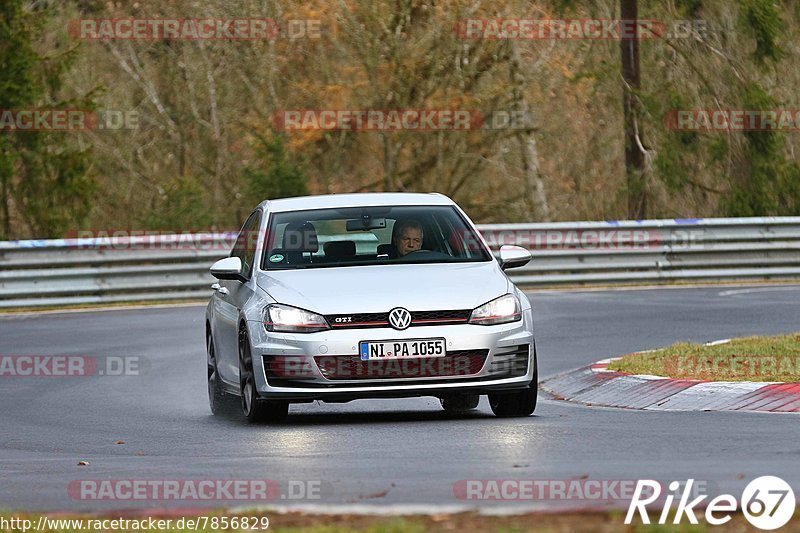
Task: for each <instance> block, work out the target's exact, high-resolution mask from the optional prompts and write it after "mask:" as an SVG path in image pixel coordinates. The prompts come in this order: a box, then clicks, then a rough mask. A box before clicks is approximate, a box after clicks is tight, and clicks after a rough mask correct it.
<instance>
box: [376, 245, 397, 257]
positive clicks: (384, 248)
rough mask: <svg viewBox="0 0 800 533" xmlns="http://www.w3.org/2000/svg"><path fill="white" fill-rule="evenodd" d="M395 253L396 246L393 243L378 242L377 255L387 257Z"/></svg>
mask: <svg viewBox="0 0 800 533" xmlns="http://www.w3.org/2000/svg"><path fill="white" fill-rule="evenodd" d="M396 253H397V248H395V247H394V245H393V244H379V245H378V255H388V256H389V257H391V256H393V255H395V254H396Z"/></svg>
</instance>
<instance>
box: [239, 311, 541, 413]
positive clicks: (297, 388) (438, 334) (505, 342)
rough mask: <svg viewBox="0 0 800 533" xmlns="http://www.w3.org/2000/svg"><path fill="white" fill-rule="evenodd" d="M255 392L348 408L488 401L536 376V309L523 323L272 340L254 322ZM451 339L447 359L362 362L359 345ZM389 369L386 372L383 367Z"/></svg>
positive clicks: (283, 336) (332, 333)
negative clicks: (456, 398)
mask: <svg viewBox="0 0 800 533" xmlns="http://www.w3.org/2000/svg"><path fill="white" fill-rule="evenodd" d="M248 328H249V333H250V339H251V343H252V350H251V353H252V357H253V370H254V374H255V380H256V388H257V390H258V392H259V395H260V396H261V397H262V398H265V399H283V400H293V401H307V400H325V401H349V400H353V399H360V398H384V397H415V396H445V395H447V394H453V393H457V392H470V393H474V394H486V393H489V392H493V391H503V390H513V389H521V388H524V387H527V386H528V385H529V384H530V382H531V381H532V380H533V376H534V375H535V364H536V363H535V357H534V353H535V350H534V335H533V324H532V318H531V312H530V309H528V310H525V311H524V312H523V319H522V320H521V321H519V322H513V323H510V324H501V325H497V326H479V325H472V324H459V325H447V326H418V327H411V328H408V329H406V330H404V331H397V330H394V329H391V328H370V329H344V330H330V331H322V332H318V333H309V334H292V333H273V332H270V333H267V332H266V331H265V329H264V327H263V324H261V322H255V321H254V322H249V323H248ZM431 338H444V339H445V341H446V350H447V356H446V357H444V358H431V359H432V360H431V361H422V360H416V361H415V360H411V359H403V360H391V361H377V362H375V365H373V364H372V363H373V362H369V363H361V362H360V360H359V357H358V353H359V342H361V341H381V340H384V341H386V340H411V339H431ZM378 363H382V364H384V365H380V364H378Z"/></svg>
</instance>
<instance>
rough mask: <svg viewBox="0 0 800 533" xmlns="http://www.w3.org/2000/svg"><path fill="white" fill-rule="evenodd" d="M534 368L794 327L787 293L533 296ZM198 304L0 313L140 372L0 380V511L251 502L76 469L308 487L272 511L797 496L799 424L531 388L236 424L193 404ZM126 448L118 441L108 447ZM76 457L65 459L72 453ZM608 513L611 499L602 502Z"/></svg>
mask: <svg viewBox="0 0 800 533" xmlns="http://www.w3.org/2000/svg"><path fill="white" fill-rule="evenodd" d="M529 296H530V298H531V301H532V302H533V307H534V317H535V320H536V324H537V343H538V352H539V361H540V377H541V378H546V377H548V376H551V375H553V374H556V373H559V372H563V371H566V370H570V369H573V368H576V367H579V366H582V365H586V364H587V363H591V362H593V361H596V360H598V359H602V358H606V357H612V356H617V355H621V354H625V353H629V352H632V351H636V350H644V349H648V348H655V347H659V346H663V345H666V344H669V343H672V342H674V341H678V340H692V341H708V340H714V339H720V338H726V337H732V336H742V335H750V334H771V333H782V332H791V331H798V330H800V286H782V287H777V286H760V287H753V288H748V287H706V288H681V289H659V290H625V291H581V292H569V291H562V292H534V293H530V294H529ZM203 311H204V309H203V307H202V306H196V307H179V308H161V309H149V310H141V309H138V310H116V311H109V312H82V313H68V314H49V315H39V316H36V315H32V316H24V317H3V318H0V355H34V354H37V355H38V354H42V355H57V354H71V355H88V356H138V357H141V358H142V359H143V360H145V361H146V365H145V369H144V372H143V373H141V375H131V376H124V377H113V376H92V377H60V378H56V377H36V378H33V377H22V376H19V377H0V401H1V402H2V409H0V508H5V509H28V510H62V509H70V510H95V509H110V508H113V509H119V508H133V507H139V508H142V507H170V506H180V507H188V506H191V505H203V506H206V507H213V506H231V505H235V506H241V505H248V504H249V503H250V502H239V501H212V502H200V503H196V502H186V501H180V502H163V501H134V502H121V501H101V502H99V501H84V500H80V499H75V498H74V497H71V496H70V494H69V493H68V490H67V487H68V485H69V483H70V481H74V480H81V479H128V480H130V479H147V480H153V479H180V480H185V479H214V480H230V479H270V480H276V481H279V482H281V483H282V484H285V483H288V482H289V481H290V480H293V481H306V482H308V481H312V482H319V483H320V486H321V487H322V489H321V499H314V500H308V499H300V500H296V501H295V500H292V501H288V500H276V501H275V502H274V503H277V504H282V505H283V504H285V505H290V506H291V505H310V504H313V505H319V504H323V505H327V504H333V505H342V504H348V505H352V504H363V505H372V506H378V507H380V508H383V509H392V508H402V506H405V505H409V506H417V507H419V506H427V507H431V508H436V509H442V510H445V509H452V508H461V507H483V508H491V509H495V510H500V509H501V508H503V509H506V508H509V507H511V508H515V506H521V507H525V508H531V509H542V508H554V507H562V506H570V507H591V506H594V505H599V503H598V502H596V501H587V500H580V499H578V500H571V501H569V502H564V501H555V500H537V501H531V500H526V501H515V502H507V501H484V500H480V501H478V500H462V499H459V498H457V497H455V496H454V491H453V486H454V484H455V483H457V482H458V481H459V480H465V479H484V480H485V479H539V480H542V479H547V480H574V479H592V480H609V481H611V480H635V479H639V478H652V479H659V480H685V479H687V478H694V479H698V480H703V481H704V482H707V483H708V484H709V486H710V487H711V486H713V487H714V488H715V489H717V490H719V491H721V492H732V493H734V494H739V493H740V491H741V488H742V487H743V486H744V485H745V484H746V483H747V482H748V481H749V480H751V479H753V478H755V477H758V476H760V475H767V474H770V475H778V476H781V477H782V478H783V479H785V480H786V481H788V482H789V483H790V484H791V485H792V486H793V487H794V488H795V492H797V493H798V494H800V491H798V488H800V419H798V418H797V416H796V415H775V414H759V413H730V412H720V413H713V412H699V413H698V412H694V413H691V412H682V413H664V412H638V411H626V410H618V409H603V408H593V407H583V406H577V405H571V404H568V403H564V402H559V401H554V400H550V399H548V398H546V397H540V403H539V407H538V408H537V411H536V413H535V415H534V416H531V417H529V418H526V419H498V418H495V417H493V416H492V415H491V413H490V411H489V408H488V405H487V404H486V400H485V398H484V399H482V401H481V404H480V409H479V410H478V411H476V412H475V413H474V414H471V415H468V416H466V417H462V418H454V417H450V416H447V415H445V414H444V413H443V412H442V411H441V409H440V408H439V405H438V402H437V401H436V400H434V399H427V398H423V399H410V400H362V401H357V402H351V403H349V404H324V403H314V404H302V405H296V406H292V409H291V411H290V419H289V421H288V423H286V424H284V425H281V426H275V427H270V426H251V425H246V424H244V423H241V422H237V421H234V420H220V419H218V418H215V417H213V416H211V414H210V413H209V411H208V406H207V399H206V385H205V352H204V339H203ZM117 441H124V442H125V444H115V442H117ZM81 460H83V461H88V462H89V465H87V466H78V462H79V461H81ZM615 505H616V506H618V507H620V506H622V507H624V505H623V503H620V502H617V503H616V504H615Z"/></svg>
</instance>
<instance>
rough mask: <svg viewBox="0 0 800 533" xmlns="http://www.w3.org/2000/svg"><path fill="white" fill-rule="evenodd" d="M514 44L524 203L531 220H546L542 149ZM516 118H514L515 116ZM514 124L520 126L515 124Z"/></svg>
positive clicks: (514, 95) (513, 77)
mask: <svg viewBox="0 0 800 533" xmlns="http://www.w3.org/2000/svg"><path fill="white" fill-rule="evenodd" d="M510 46H511V63H510V74H511V87H512V98H513V107H514V110H515V111H518V112H520V114H521V115H522V116H523V117H524V119H523V120H524V121H525V127H524V128H522V129H518V130H516V134H515V137H516V139H517V142H519V147H520V155H521V157H522V171H523V173H524V176H525V178H524V179H525V182H524V183H525V205H526V207H527V211H528V216H527V218H528V220H531V221H534V220H536V221H543V222H546V221H548V220H550V207H549V206H548V205H547V193H546V191H545V187H544V180H543V179H542V174H541V172H540V167H539V151H538V149H537V147H536V137H534V128H533V124H530V123H529V122H530V106H529V105H528V100H527V99H526V98H525V91H524V90H525V85H526V84H527V80H526V79H525V75H524V74H523V73H522V68H521V65H520V60H519V53H518V51H517V44H516V43H515V42H511V43H510ZM512 120H513V119H512ZM512 126H513V127H518V125H516V124H512Z"/></svg>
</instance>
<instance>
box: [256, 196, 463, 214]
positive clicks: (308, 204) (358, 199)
mask: <svg viewBox="0 0 800 533" xmlns="http://www.w3.org/2000/svg"><path fill="white" fill-rule="evenodd" d="M383 205H392V206H394V205H454V202H453V200H451V199H450V198H448V197H447V196H445V195H443V194H439V193H427V194H426V193H407V192H368V193H357V194H323V195H319V196H299V197H296V198H281V199H278V200H265V201H263V202H261V204H259V207H263V208H264V209H268V210H269V211H271V212H285V211H304V210H306V209H326V208H336V207H369V206H383Z"/></svg>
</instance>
